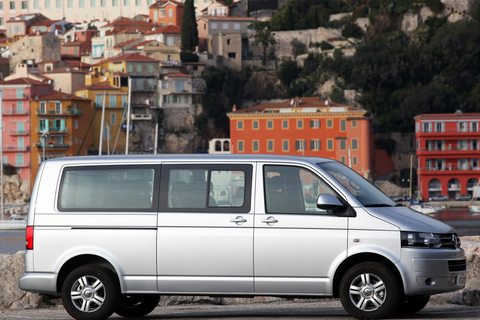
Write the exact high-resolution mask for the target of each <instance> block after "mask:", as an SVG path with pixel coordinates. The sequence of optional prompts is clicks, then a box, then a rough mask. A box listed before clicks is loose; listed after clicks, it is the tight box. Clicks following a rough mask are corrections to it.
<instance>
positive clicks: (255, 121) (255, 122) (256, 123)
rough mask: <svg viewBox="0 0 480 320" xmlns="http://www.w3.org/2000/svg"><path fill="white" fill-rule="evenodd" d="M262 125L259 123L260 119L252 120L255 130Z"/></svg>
mask: <svg viewBox="0 0 480 320" xmlns="http://www.w3.org/2000/svg"><path fill="white" fill-rule="evenodd" d="M259 128H260V126H259V125H258V120H254V121H252V129H253V130H258V129H259Z"/></svg>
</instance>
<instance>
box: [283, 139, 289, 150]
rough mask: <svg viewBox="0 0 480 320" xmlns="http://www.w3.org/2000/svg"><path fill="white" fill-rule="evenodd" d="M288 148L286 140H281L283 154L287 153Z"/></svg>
mask: <svg viewBox="0 0 480 320" xmlns="http://www.w3.org/2000/svg"><path fill="white" fill-rule="evenodd" d="M288 150H289V146H288V140H283V141H282V151H283V152H288Z"/></svg>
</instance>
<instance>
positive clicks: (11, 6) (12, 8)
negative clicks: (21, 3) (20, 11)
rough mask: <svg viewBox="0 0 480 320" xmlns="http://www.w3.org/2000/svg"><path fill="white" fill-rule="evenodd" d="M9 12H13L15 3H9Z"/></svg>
mask: <svg viewBox="0 0 480 320" xmlns="http://www.w3.org/2000/svg"><path fill="white" fill-rule="evenodd" d="M10 10H15V2H14V1H10Z"/></svg>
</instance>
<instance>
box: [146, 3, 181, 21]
mask: <svg viewBox="0 0 480 320" xmlns="http://www.w3.org/2000/svg"><path fill="white" fill-rule="evenodd" d="M183 8H184V4H183V3H182V2H180V1H175V0H160V1H157V2H156V3H154V4H152V5H151V6H150V7H149V10H148V11H149V12H148V17H149V18H150V21H152V22H153V23H154V24H156V25H159V26H162V27H164V26H177V27H181V26H182V16H183Z"/></svg>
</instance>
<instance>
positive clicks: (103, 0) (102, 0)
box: [100, 0, 107, 8]
mask: <svg viewBox="0 0 480 320" xmlns="http://www.w3.org/2000/svg"><path fill="white" fill-rule="evenodd" d="M100 6H101V7H103V8H105V7H106V6H107V0H100Z"/></svg>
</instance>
